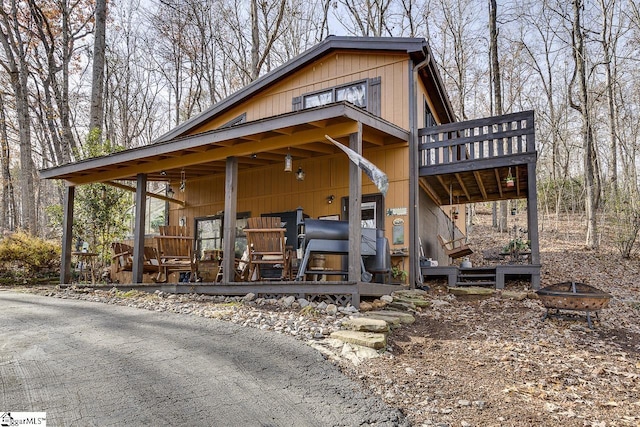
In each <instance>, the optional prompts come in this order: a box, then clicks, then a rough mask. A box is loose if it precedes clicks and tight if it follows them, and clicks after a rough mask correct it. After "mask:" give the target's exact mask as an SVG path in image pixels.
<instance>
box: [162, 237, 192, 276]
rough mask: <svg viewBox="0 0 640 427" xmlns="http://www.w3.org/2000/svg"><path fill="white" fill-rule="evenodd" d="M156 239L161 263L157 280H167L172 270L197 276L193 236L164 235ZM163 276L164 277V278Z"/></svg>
mask: <svg viewBox="0 0 640 427" xmlns="http://www.w3.org/2000/svg"><path fill="white" fill-rule="evenodd" d="M165 231H166V230H165ZM154 239H155V241H156V245H157V251H158V265H159V269H158V276H157V278H156V281H158V282H166V281H167V280H168V278H169V274H170V273H172V272H189V273H190V274H191V275H192V277H193V278H195V272H196V265H195V261H194V257H193V237H190V236H170V235H164V236H155V237H154ZM163 276H164V279H162V277H163Z"/></svg>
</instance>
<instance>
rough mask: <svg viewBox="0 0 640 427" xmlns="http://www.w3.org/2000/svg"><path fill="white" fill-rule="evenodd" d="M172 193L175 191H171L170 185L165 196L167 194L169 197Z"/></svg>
mask: <svg viewBox="0 0 640 427" xmlns="http://www.w3.org/2000/svg"><path fill="white" fill-rule="evenodd" d="M174 194H176V192H175V191H173V188H171V186H169V187H168V188H167V196H169V197H173V195H174Z"/></svg>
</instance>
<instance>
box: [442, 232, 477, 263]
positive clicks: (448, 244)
mask: <svg viewBox="0 0 640 427" xmlns="http://www.w3.org/2000/svg"><path fill="white" fill-rule="evenodd" d="M465 240H466V237H460V238H458V239H453V240H444V238H443V237H442V236H441V235H439V234H438V242H440V245H441V246H442V249H444V253H445V254H447V256H449V258H451V259H457V258H462V257H463V256H467V255H471V254H472V253H473V251H472V250H471V248H470V247H469V245H468V244H467V243H466V242H465Z"/></svg>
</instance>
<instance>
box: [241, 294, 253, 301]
mask: <svg viewBox="0 0 640 427" xmlns="http://www.w3.org/2000/svg"><path fill="white" fill-rule="evenodd" d="M254 299H256V294H254V293H252V292H249V293H248V294H246V295H245V296H244V297H243V298H242V300H243V301H253V300H254Z"/></svg>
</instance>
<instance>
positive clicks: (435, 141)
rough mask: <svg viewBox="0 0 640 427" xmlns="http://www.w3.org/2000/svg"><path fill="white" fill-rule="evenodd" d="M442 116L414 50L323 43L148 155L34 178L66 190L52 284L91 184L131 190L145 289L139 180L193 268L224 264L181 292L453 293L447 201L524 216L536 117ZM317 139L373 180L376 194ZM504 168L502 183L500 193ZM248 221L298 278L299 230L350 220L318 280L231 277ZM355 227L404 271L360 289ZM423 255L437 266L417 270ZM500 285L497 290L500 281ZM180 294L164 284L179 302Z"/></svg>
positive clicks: (136, 153) (367, 40)
mask: <svg viewBox="0 0 640 427" xmlns="http://www.w3.org/2000/svg"><path fill="white" fill-rule="evenodd" d="M454 117H455V116H454V112H453V111H452V107H451V104H450V102H449V100H448V98H447V95H446V92H445V90H444V86H443V83H442V80H441V78H440V76H439V73H438V71H437V69H436V65H435V62H434V60H433V56H432V54H431V52H430V49H429V47H428V45H427V43H426V41H425V40H424V39H421V38H373V37H337V36H330V37H328V38H327V39H325V40H324V41H323V42H321V43H319V44H318V45H316V46H315V47H313V48H311V49H310V50H308V51H307V52H305V53H303V54H301V55H300V56H298V57H296V58H294V59H292V60H291V61H289V62H287V63H286V64H284V65H282V66H280V67H279V68H277V69H275V70H273V71H272V72H270V73H268V74H266V75H264V76H263V77H261V78H259V79H258V80H256V81H254V82H253V83H251V84H250V85H248V86H246V87H245V88H243V89H241V90H239V91H238V92H237V93H235V94H233V95H231V96H230V97H228V98H226V99H224V100H222V101H220V102H219V103H217V104H215V105H213V106H212V107H211V108H210V109H208V110H206V111H204V112H203V113H202V114H200V115H199V116H197V117H195V118H192V119H190V120H188V121H186V122H184V123H182V124H181V125H179V126H177V127H176V128H175V129H173V130H171V131H170V132H168V133H167V134H165V135H164V136H162V137H160V138H159V139H158V140H157V141H155V142H154V143H153V144H151V145H149V146H145V147H140V148H135V149H130V150H127V151H123V152H119V153H115V154H111V155H109V156H105V157H100V158H94V159H90V160H87V161H83V162H78V163H73V164H66V165H62V166H58V167H54V168H50V169H46V170H42V171H40V174H41V177H42V178H46V179H62V180H64V181H65V182H66V184H67V186H66V199H65V206H64V212H65V216H64V236H63V254H62V257H63V260H62V261H63V262H62V270H61V282H62V283H68V282H69V278H70V254H71V242H72V236H71V224H72V218H73V199H74V188H75V187H76V186H79V185H83V184H89V183H96V182H101V183H104V184H109V185H115V186H118V187H120V188H128V189H130V190H131V191H134V192H135V194H136V197H135V200H136V213H137V217H136V224H135V233H134V234H135V235H134V239H133V252H134V253H133V256H132V259H133V262H132V269H131V276H130V277H131V283H132V284H136V283H141V282H142V280H143V270H144V268H143V266H144V255H143V254H144V245H145V237H146V239H147V241H149V238H150V236H145V235H144V217H145V198H146V197H148V194H147V191H146V189H147V183H148V182H149V181H160V182H165V183H166V184H167V188H168V189H169V190H168V192H167V194H166V195H165V196H156V195H151V196H153V197H159V198H161V199H164V200H167V201H168V202H169V212H168V220H167V221H168V224H167V225H168V226H183V227H186V229H187V230H190V231H189V232H188V233H190V234H191V235H192V236H193V238H194V241H193V257H194V258H195V260H196V261H198V262H200V261H202V262H204V261H207V259H205V258H207V257H210V256H211V254H212V253H215V254H220V256H219V257H218V256H217V255H216V256H217V257H218V258H221V260H220V267H221V268H220V269H219V270H218V271H217V272H216V274H215V278H213V277H211V274H209V273H210V272H209V271H207V274H209V275H208V276H207V275H206V274H205V276H207V277H206V279H205V280H203V281H202V282H198V283H190V284H189V286H188V289H189V290H190V291H195V292H203V293H213V294H245V293H248V292H254V293H260V294H277V293H293V294H346V295H350V296H351V298H352V302H353V303H354V304H355V305H357V304H358V301H359V298H360V296H363V295H374V296H377V295H383V294H385V293H388V292H390V291H392V290H394V289H398V288H402V287H415V286H418V285H420V284H421V283H422V281H423V279H424V278H429V277H431V276H438V275H441V276H446V277H448V278H449V282H450V283H451V282H455V279H456V277H457V274H458V271H457V270H458V267H457V266H454V265H450V264H451V258H450V256H449V255H450V254H448V253H446V252H445V250H446V248H444V247H443V246H442V245H441V244H439V243H438V235H442V236H447V235H448V234H449V235H450V234H452V233H451V230H453V234H454V235H455V236H453V237H461V236H464V234H465V229H464V220H463V218H461V220H460V221H457V222H455V223H454V224H453V227H452V216H451V212H452V209H451V206H450V205H452V204H453V205H463V204H465V203H471V202H477V201H482V200H487V201H488V200H500V199H508V198H527V199H528V202H529V206H533V207H535V203H536V199H535V159H536V153H535V139H534V131H533V113H532V112H527V113H521V114H519V115H511V116H502V117H496V118H487V119H483V120H480V121H472V122H468V123H455V120H454ZM327 136H328V137H330V138H332V139H333V140H335V141H337V142H339V143H340V144H343V145H344V146H345V147H349V148H350V149H351V150H352V151H354V152H356V153H358V154H359V155H361V156H362V157H364V158H365V159H367V160H368V161H370V162H371V163H373V164H374V165H375V166H377V168H379V169H380V170H381V171H383V172H384V174H386V177H387V179H388V190H387V192H386V194H383V193H382V191H381V190H380V189H379V188H378V187H377V186H376V185H375V184H374V183H373V182H372V181H371V180H370V179H369V178H368V177H367V176H364V175H363V173H362V170H361V169H360V168H359V166H358V165H357V164H355V163H353V162H351V161H350V160H349V158H348V157H347V155H345V153H344V152H343V150H341V149H340V147H337V146H336V145H335V144H334V143H332V142H331V141H330V140H329V139H328V138H327ZM285 169H286V170H285ZM508 171H513V174H514V175H515V178H516V181H515V183H516V185H515V186H514V187H509V188H507V187H506V185H505V183H504V180H505V177H506V176H507V173H508ZM461 211H464V209H461ZM528 211H529V217H528V219H529V224H528V228H529V234H530V236H529V237H530V240H531V242H532V243H531V252H532V255H531V257H530V260H531V263H530V264H529V265H527V266H526V268H524V267H522V266H521V268H519V270H517V271H515V270H514V274H528V275H529V276H530V277H531V279H532V283H533V284H534V286H536V283H539V265H538V264H539V257H538V247H537V218H536V217H535V211H536V210H535V209H529V210H528ZM258 217H280V218H281V220H282V223H283V227H284V228H286V230H287V231H286V239H285V243H286V245H287V246H288V247H290V249H292V251H291V252H289V255H287V256H288V257H291V258H293V260H291V261H290V262H291V266H292V267H291V269H292V270H294V272H295V267H296V264H297V262H296V261H298V262H299V261H300V259H301V256H302V255H303V254H301V251H302V250H303V249H304V248H303V246H302V245H303V243H301V242H300V239H299V234H304V233H300V231H301V230H302V231H304V229H303V228H302V229H300V228H298V227H299V226H300V225H301V224H302V225H304V220H305V219H325V220H335V219H337V220H342V221H348V236H347V243H346V244H348V247H347V249H346V250H344V251H343V252H340V253H338V254H332V253H330V252H329V253H328V254H327V257H326V259H325V260H323V262H324V265H323V266H322V267H317V268H318V269H319V274H317V275H314V276H315V277H311V278H310V277H308V275H304V279H305V280H294V279H293V278H294V277H295V276H293V275H291V274H289V275H288V276H280V277H274V278H269V277H263V278H261V280H258V281H254V279H255V278H252V277H242V276H240V277H238V275H237V272H238V264H239V263H238V258H241V256H242V253H243V250H244V249H245V247H246V245H247V236H246V235H245V233H244V230H245V227H246V226H247V221H248V220H249V218H258ZM343 225H344V224H343ZM321 226H322V224H321ZM367 228H376V229H377V230H380V231H378V232H377V233H378V235H381V236H384V237H386V239H387V242H388V246H389V250H390V253H391V264H393V265H394V266H396V267H397V269H396V270H404V271H406V273H407V274H406V278H405V277H404V275H403V277H402V280H400V282H401V283H397V282H398V281H397V280H396V281H395V282H396V283H394V281H393V280H391V281H387V280H382V281H378V282H380V283H372V282H369V281H367V280H363V273H365V270H364V269H363V268H361V265H362V261H361V260H362V259H363V258H362V256H361V253H362V251H363V247H362V245H361V244H357V243H358V242H361V241H362V239H363V236H366V235H368V234H369V232H368V231H367V230H366V229H367ZM249 234H251V233H249ZM151 237H152V236H151ZM342 248H343V249H344V246H342ZM205 252H206V254H205ZM334 255H335V256H334ZM425 258H431V259H433V260H438V267H431V266H425V265H422V266H421V262H420V260H421V259H425ZM288 262H289V261H288ZM201 266H202V267H203V270H206V268H205V267H207V266H206V263H202V264H201ZM322 269H327V270H328V271H329V272H334V273H335V272H337V271H339V270H340V269H342V272H343V273H345V274H329V273H327V274H320V273H321V272H323V271H324V270H322ZM290 273H291V272H290ZM497 274H498V275H500V274H502V276H501V277H502V280H504V276H505V275H508V274H509V272H506V273H505V272H504V271H503V272H502V273H499V272H498V273H497ZM365 276H366V274H365ZM312 279H314V280H312ZM365 279H369V277H365ZM176 282H177V279H176V278H175V277H174V278H173V279H170V280H169V282H168V283H167V284H163V285H162V286H164V287H165V289H168V288H167V287H170V286H173V287H172V288H170V289H169V290H174V291H181V290H180V289H181V288H179V285H177V284H176ZM499 284H500V280H498V285H499ZM158 286H160V285H158Z"/></svg>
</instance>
